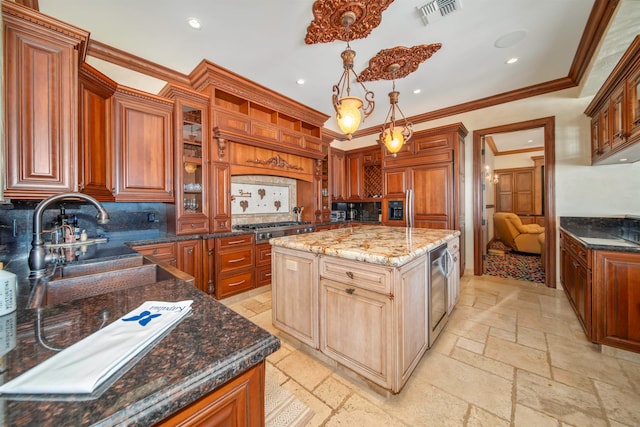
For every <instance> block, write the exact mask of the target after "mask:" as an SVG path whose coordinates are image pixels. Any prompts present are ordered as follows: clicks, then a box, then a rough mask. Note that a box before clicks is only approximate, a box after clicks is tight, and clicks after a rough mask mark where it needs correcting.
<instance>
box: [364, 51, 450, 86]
mask: <svg viewBox="0 0 640 427" xmlns="http://www.w3.org/2000/svg"><path fill="white" fill-rule="evenodd" d="M441 47H442V44H440V43H432V44H421V45H418V46H413V47H404V46H396V47H393V48H391V49H383V50H381V51H380V52H378V54H377V55H376V56H374V57H373V58H371V59H370V60H369V66H368V67H367V68H365V69H364V70H362V72H361V73H360V75H359V76H358V81H359V82H370V81H373V80H393V79H401V78H403V77H406V76H408V75H409V74H411V73H413V72H414V71H415V70H417V69H418V66H419V65H420V64H421V63H422V62H424V61H426V60H427V59H429V58H431V55H433V54H434V53H436V52H437V51H438V49H440V48H441ZM392 65H397V67H392Z"/></svg>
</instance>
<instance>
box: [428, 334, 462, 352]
mask: <svg viewBox="0 0 640 427" xmlns="http://www.w3.org/2000/svg"><path fill="white" fill-rule="evenodd" d="M458 338H459V337H458V336H457V335H455V334H452V333H450V332H448V331H446V330H443V331H442V332H440V336H439V337H438V339H437V340H436V342H435V343H434V344H433V347H431V348H430V349H429V351H437V352H438V353H442V354H450V353H451V351H452V350H453V348H454V347H455V346H456V342H457V341H458Z"/></svg>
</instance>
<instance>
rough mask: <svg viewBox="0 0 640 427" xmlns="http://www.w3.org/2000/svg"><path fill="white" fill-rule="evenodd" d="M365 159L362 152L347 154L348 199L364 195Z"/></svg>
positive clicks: (359, 197) (356, 198) (355, 198)
mask: <svg viewBox="0 0 640 427" xmlns="http://www.w3.org/2000/svg"><path fill="white" fill-rule="evenodd" d="M363 160H364V157H363V155H362V154H358V155H353V156H350V155H347V180H348V182H347V191H348V194H347V200H358V199H362V197H363V195H362V193H363V192H364V183H363V182H362V175H363V172H364V171H363Z"/></svg>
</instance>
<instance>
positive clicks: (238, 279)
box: [216, 271, 253, 298]
mask: <svg viewBox="0 0 640 427" xmlns="http://www.w3.org/2000/svg"><path fill="white" fill-rule="evenodd" d="M216 288H217V289H216V295H218V298H224V297H228V296H230V295H235V294H237V293H240V292H244V291H246V290H249V289H251V288H253V271H247V272H245V273H240V274H235V275H233V276H229V277H222V278H220V279H218V283H216Z"/></svg>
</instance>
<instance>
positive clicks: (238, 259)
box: [229, 257, 247, 263]
mask: <svg viewBox="0 0 640 427" xmlns="http://www.w3.org/2000/svg"><path fill="white" fill-rule="evenodd" d="M245 259H247V258H246V257H242V258H236V259H230V260H229V262H230V263H231V262H240V261H244V260H245Z"/></svg>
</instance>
